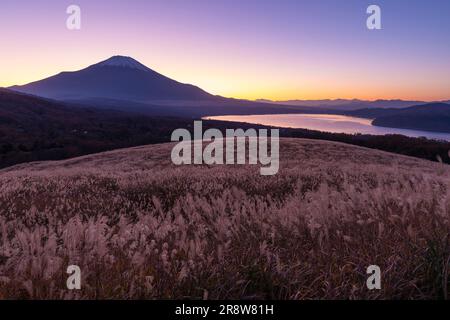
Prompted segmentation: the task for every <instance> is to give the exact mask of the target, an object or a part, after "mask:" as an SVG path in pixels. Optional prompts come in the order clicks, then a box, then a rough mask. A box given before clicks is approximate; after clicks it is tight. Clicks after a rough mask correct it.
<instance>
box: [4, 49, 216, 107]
mask: <svg viewBox="0 0 450 320" xmlns="http://www.w3.org/2000/svg"><path fill="white" fill-rule="evenodd" d="M10 89H12V90H15V91H19V92H24V93H29V94H34V95H38V96H42V97H46V98H53V99H58V100H69V99H88V98H108V99H118V100H129V101H139V102H148V101H154V100H193V101H205V100H211V101H215V100H218V99H219V98H218V97H216V96H213V95H211V94H209V93H207V92H205V91H203V90H201V89H200V88H198V87H195V86H193V85H190V84H183V83H180V82H177V81H175V80H172V79H170V78H167V77H165V76H163V75H161V74H159V73H157V72H155V71H153V70H151V69H149V68H147V67H146V66H144V65H143V64H141V63H139V62H138V61H136V60H134V59H132V58H130V57H123V56H114V57H111V58H110V59H108V60H105V61H102V62H100V63H97V64H94V65H92V66H89V67H87V68H85V69H82V70H79V71H74V72H62V73H60V74H58V75H55V76H52V77H49V78H46V79H43V80H40V81H36V82H32V83H29V84H26V85H23V86H14V87H11V88H10Z"/></svg>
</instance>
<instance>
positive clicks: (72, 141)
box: [0, 89, 192, 168]
mask: <svg viewBox="0 0 450 320" xmlns="http://www.w3.org/2000/svg"><path fill="white" fill-rule="evenodd" d="M191 123H192V122H191V120H180V119H169V118H162V117H150V116H145V115H140V114H133V113H124V112H118V111H111V110H99V109H94V108H86V107H82V106H75V105H71V104H66V103H62V102H59V101H54V100H48V99H43V98H39V97H35V96H30V95H26V94H23V93H17V92H13V91H10V90H5V89H0V168H2V167H5V166H9V165H13V164H17V163H22V162H29V161H36V160H56V159H64V158H68V157H74V156H80V155H83V154H87V153H94V152H100V151H105V150H111V149H116V148H121V147H129V146H135V145H141V144H148V143H157V142H162V141H169V139H170V135H171V133H172V131H173V130H175V129H176V128H180V127H185V126H187V125H189V124H191Z"/></svg>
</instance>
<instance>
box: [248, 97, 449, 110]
mask: <svg viewBox="0 0 450 320" xmlns="http://www.w3.org/2000/svg"><path fill="white" fill-rule="evenodd" d="M256 101H258V102H263V103H274V104H280V105H288V106H305V107H316V108H327V109H335V110H345V111H353V110H360V109H370V108H383V109H384V108H396V109H401V108H408V107H413V106H417V105H421V104H427V103H429V102H425V101H415V100H401V99H393V100H383V99H378V100H375V101H369V100H359V99H334V100H331V99H324V100H284V101H272V100H267V99H259V100H256ZM443 102H444V103H448V102H449V101H443Z"/></svg>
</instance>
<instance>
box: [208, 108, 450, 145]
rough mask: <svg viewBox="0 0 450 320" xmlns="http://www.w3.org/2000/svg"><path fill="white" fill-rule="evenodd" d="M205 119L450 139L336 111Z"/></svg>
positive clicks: (449, 136)
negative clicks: (377, 122) (386, 126)
mask: <svg viewBox="0 0 450 320" xmlns="http://www.w3.org/2000/svg"><path fill="white" fill-rule="evenodd" d="M204 119H210V120H221V121H233V122H246V123H253V124H261V125H267V126H274V127H282V128H303V129H310V130H318V131H325V132H333V133H348V134H356V133H362V134H373V135H385V134H401V135H405V136H408V137H426V138H429V139H436V140H446V141H450V133H442V132H428V131H420V130H408V129H395V128H384V127H377V126H373V125H372V120H370V119H364V118H355V117H349V116H341V115H333V114H263V115H248V116H214V117H205V118H204Z"/></svg>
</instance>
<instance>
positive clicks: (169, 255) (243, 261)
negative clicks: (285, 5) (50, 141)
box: [0, 139, 450, 299]
mask: <svg viewBox="0 0 450 320" xmlns="http://www.w3.org/2000/svg"><path fill="white" fill-rule="evenodd" d="M170 150H171V145H168V144H165V145H159V146H148V147H140V148H133V149H127V150H118V151H113V152H108V153H104V154H99V155H95V156H87V157H83V158H78V159H73V160H67V161H61V162H54V163H52V162H45V163H34V164H30V165H21V166H17V167H15V168H12V169H9V170H3V171H0V298H33V299H48V298H56V299H70V298H80V299H84V298H98V299H105V298H119V299H132V298H145V299H154V298H195V299H196V298H199V299H201V298H208V299H218V298H220V299H230V298H238V299H239V298H262V299H265V298H274V299H316V298H319V299H322V298H326V299H347V298H351V299H440V298H448V287H449V282H448V279H449V278H448V274H449V258H450V237H449V233H450V232H449V231H450V222H449V218H450V213H449V212H450V196H449V195H450V189H449V187H450V179H449V178H450V170H449V168H448V167H447V166H444V165H441V164H435V163H431V162H427V161H422V160H418V159H413V158H408V157H403V156H397V155H392V154H388V153H383V152H378V151H374V150H368V149H363V148H358V147H353V146H349V145H344V144H338V143H329V142H319V141H311V140H300V139H299V140H292V139H284V140H282V142H281V156H280V158H281V162H280V172H279V173H278V174H277V175H275V176H269V177H264V176H260V174H259V168H258V167H256V166H185V167H174V166H172V165H171V164H170ZM69 264H78V265H79V266H80V267H81V269H82V272H83V273H82V276H83V281H82V286H83V288H82V290H81V291H68V290H67V289H66V287H65V281H66V277H67V274H66V273H65V269H66V267H67V266H68V265H69ZM371 264H377V265H379V266H380V267H381V269H382V272H383V277H382V290H375V291H369V290H368V289H367V288H366V286H365V282H366V277H367V275H366V273H365V271H366V267H367V266H369V265H371Z"/></svg>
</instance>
